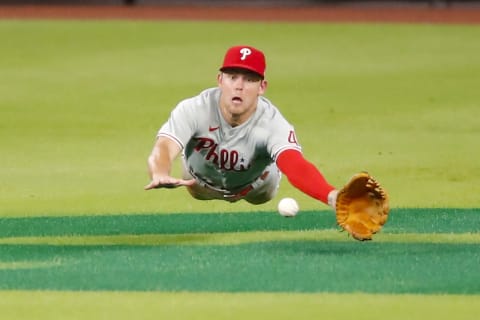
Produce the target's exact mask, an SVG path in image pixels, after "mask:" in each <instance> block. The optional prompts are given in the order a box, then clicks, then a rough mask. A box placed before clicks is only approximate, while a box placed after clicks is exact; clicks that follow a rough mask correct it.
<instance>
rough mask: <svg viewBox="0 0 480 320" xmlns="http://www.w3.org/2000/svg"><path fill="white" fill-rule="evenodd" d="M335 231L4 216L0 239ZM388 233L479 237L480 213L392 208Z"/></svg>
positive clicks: (245, 217)
mask: <svg viewBox="0 0 480 320" xmlns="http://www.w3.org/2000/svg"><path fill="white" fill-rule="evenodd" d="M335 227H336V221H335V216H334V213H333V212H332V211H304V212H301V213H300V214H299V215H298V216H296V217H295V218H290V219H288V218H283V217H281V216H280V215H278V214H277V213H276V212H247V213H245V212H239V213H203V214H199V213H195V214H193V213H185V214H146V215H145V214H142V215H135V214H131V215H116V216H111V215H108V216H97V215H91V216H75V217H26V218H0V235H1V237H4V238H8V237H34V236H70V235H82V236H92V235H125V234H131V235H136V234H137V235H146V234H188V233H228V232H252V231H292V230H319V229H320V230H325V229H332V228H335ZM384 231H385V232H387V233H462V234H463V233H478V232H480V209H477V208H473V209H441V208H438V209H416V208H410V209H409V208H404V209H392V211H391V213H390V218H389V221H388V222H387V224H386V225H385V228H384Z"/></svg>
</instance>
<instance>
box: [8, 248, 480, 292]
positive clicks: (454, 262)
mask: <svg viewBox="0 0 480 320" xmlns="http://www.w3.org/2000/svg"><path fill="white" fill-rule="evenodd" d="M0 257H1V264H0V266H2V268H0V289H9V290H10V289H27V290H37V289H38V290H44V289H51V290H139V291H151V290H161V291H216V292H368V293H423V294H447V293H448V294H480V278H479V276H478V272H477V271H478V266H479V265H480V247H479V246H478V245H477V244H432V243H428V244H425V243H383V244H382V243H375V242H369V243H361V242H356V241H354V242H336V241H279V242H265V243H249V244H241V245H231V246H137V247H136V246H44V245H40V246H35V245H1V246H0Z"/></svg>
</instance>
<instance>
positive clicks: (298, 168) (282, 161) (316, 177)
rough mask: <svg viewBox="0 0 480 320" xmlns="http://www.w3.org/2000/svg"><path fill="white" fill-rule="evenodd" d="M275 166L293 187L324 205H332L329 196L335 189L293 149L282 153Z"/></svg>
mask: <svg viewBox="0 0 480 320" xmlns="http://www.w3.org/2000/svg"><path fill="white" fill-rule="evenodd" d="M277 166H278V168H279V169H280V171H282V172H283V173H284V174H285V175H286V176H287V178H288V181H290V183H291V184H292V185H293V186H294V187H296V188H298V189H299V190H301V191H302V192H304V193H305V194H308V195H309V196H311V197H313V198H315V199H318V200H320V201H322V202H323V203H325V204H328V205H332V204H331V203H330V201H329V195H331V192H332V191H335V188H334V187H333V186H332V185H330V184H329V183H328V182H327V180H326V179H325V178H324V177H323V175H322V174H321V173H320V171H319V170H318V169H317V168H316V167H315V166H314V165H313V164H312V163H311V162H309V161H307V160H306V159H305V158H304V157H303V155H302V154H301V152H300V151H297V150H293V149H292V150H285V151H283V152H282V153H280V155H279V156H278V158H277ZM332 206H333V205H332Z"/></svg>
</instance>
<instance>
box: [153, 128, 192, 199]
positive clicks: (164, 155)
mask: <svg viewBox="0 0 480 320" xmlns="http://www.w3.org/2000/svg"><path fill="white" fill-rule="evenodd" d="M180 152H181V148H180V146H179V145H178V144H177V143H176V142H175V141H173V140H172V139H169V138H167V137H159V138H158V139H157V141H156V142H155V145H154V146H153V150H152V153H151V154H150V156H149V157H148V170H149V173H150V178H151V181H150V183H149V184H147V185H146V186H145V187H144V189H145V190H150V189H158V188H177V187H180V186H191V185H193V184H194V183H195V180H194V179H192V180H184V179H177V178H174V177H171V176H170V172H171V169H172V163H173V161H174V160H175V159H176V158H177V157H178V155H179V154H180Z"/></svg>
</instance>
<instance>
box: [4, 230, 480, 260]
mask: <svg viewBox="0 0 480 320" xmlns="http://www.w3.org/2000/svg"><path fill="white" fill-rule="evenodd" d="M305 240H307V241H355V240H353V238H351V237H350V236H348V234H347V233H346V232H340V231H339V230H333V229H332V230H305V231H252V232H231V233H188V234H158V235H155V234H143V235H131V234H127V235H111V236H58V237H55V236H45V237H11V238H0V244H10V245H52V246H69V245H70V246H79V245H80V246H98V245H102V246H116V245H122V246H164V245H173V246H179V245H210V246H211V245H235V244H242V243H255V242H271V241H305ZM374 241H375V242H381V243H388V242H397V243H452V244H453V243H478V244H480V233H403V234H395V233H385V232H382V233H378V234H376V235H375V236H374ZM1 268H2V267H1V265H0V269H1Z"/></svg>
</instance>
